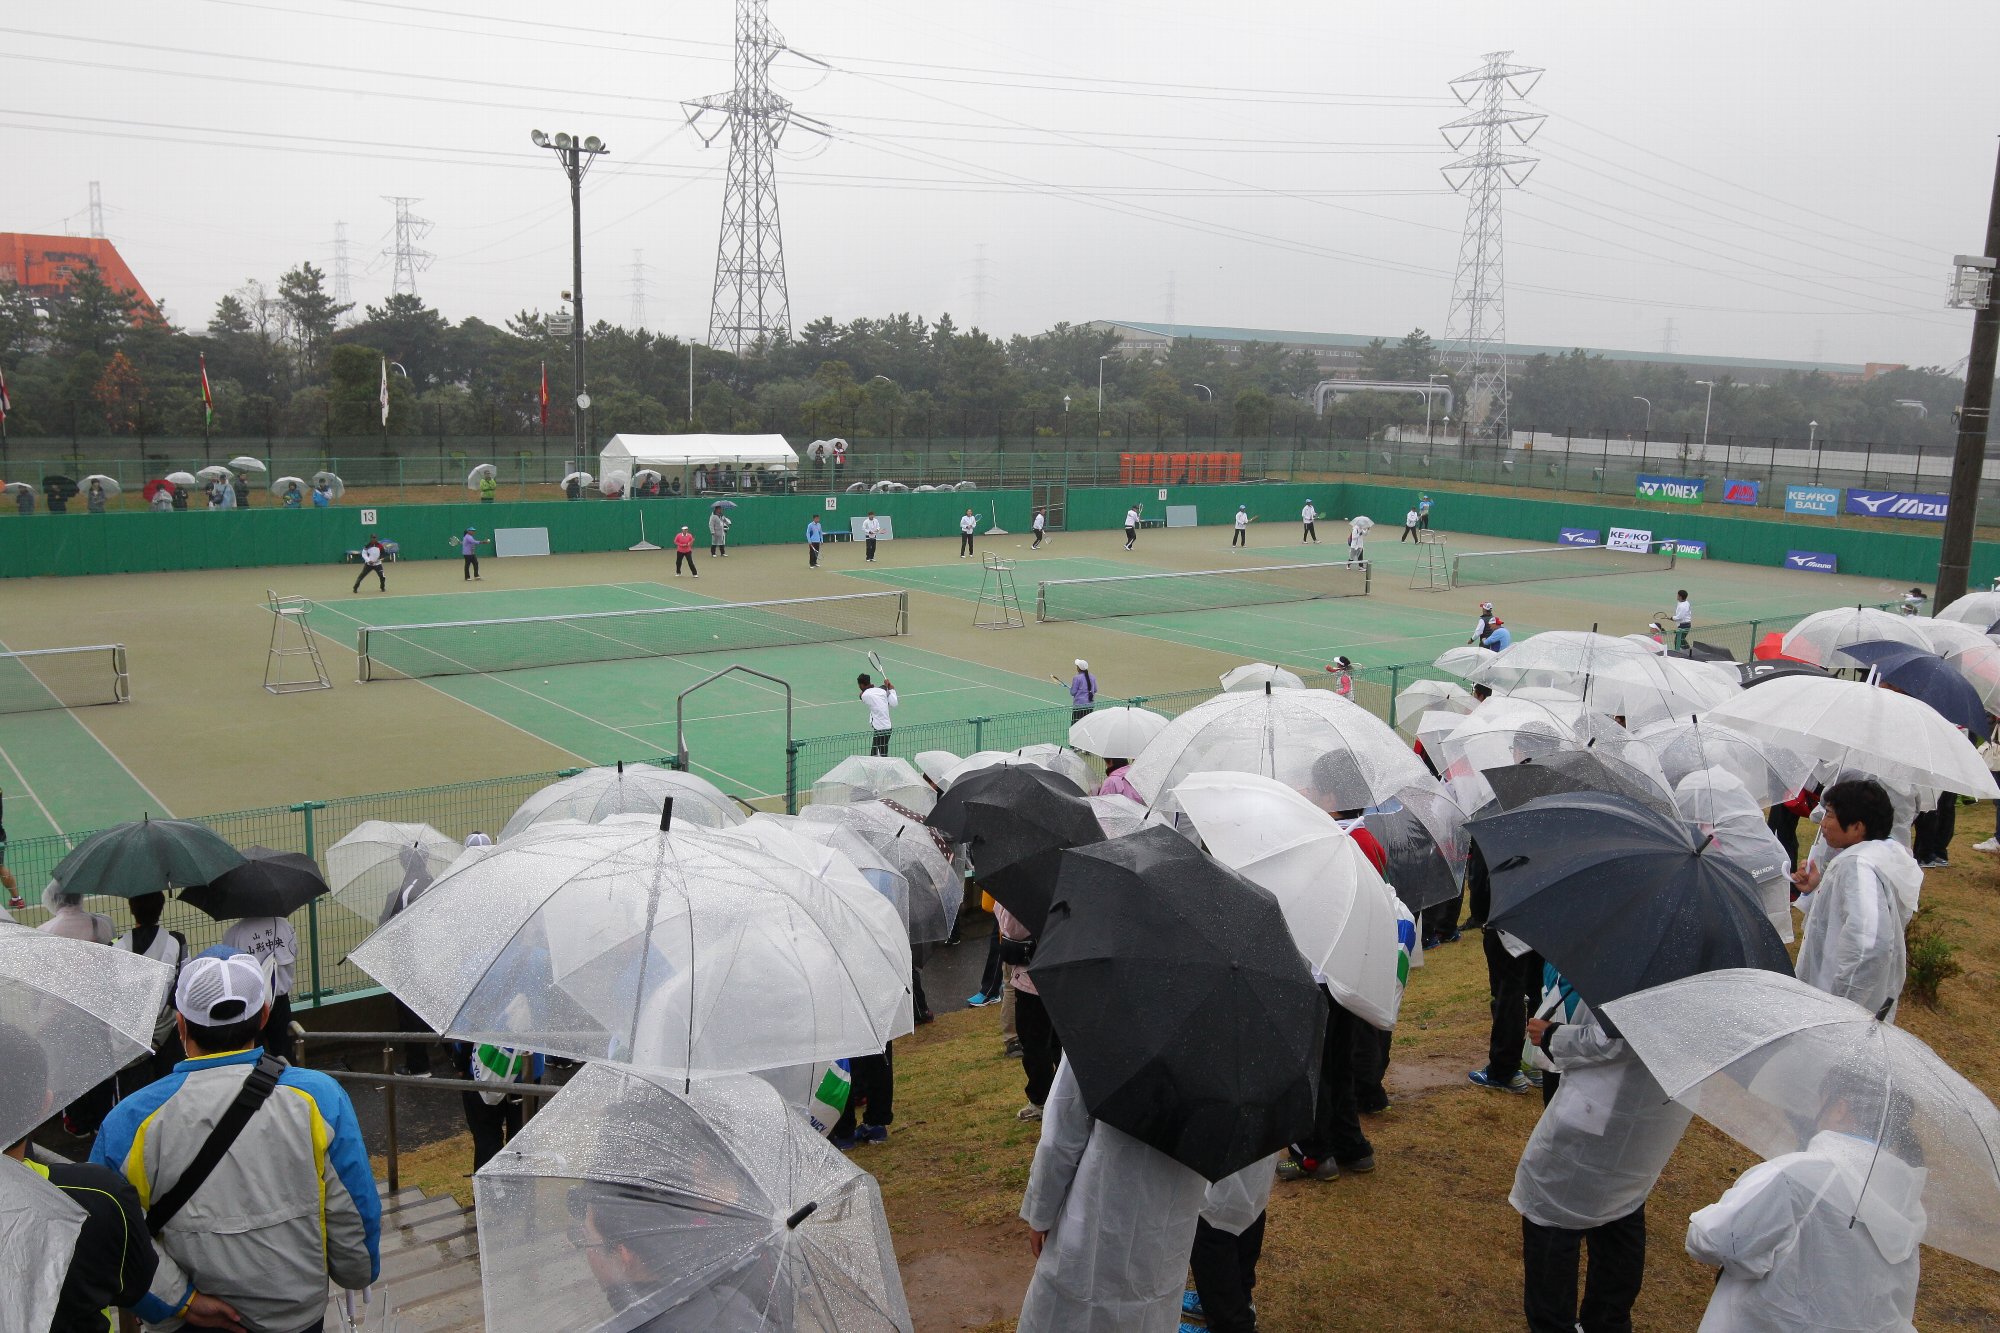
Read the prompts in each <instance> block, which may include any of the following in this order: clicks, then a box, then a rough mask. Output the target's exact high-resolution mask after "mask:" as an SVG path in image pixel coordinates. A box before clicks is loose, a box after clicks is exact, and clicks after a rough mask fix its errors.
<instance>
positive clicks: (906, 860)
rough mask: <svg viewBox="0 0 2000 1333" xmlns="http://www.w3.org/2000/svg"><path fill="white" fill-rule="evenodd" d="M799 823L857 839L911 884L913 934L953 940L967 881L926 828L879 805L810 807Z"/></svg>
mask: <svg viewBox="0 0 2000 1333" xmlns="http://www.w3.org/2000/svg"><path fill="white" fill-rule="evenodd" d="M799 821H800V823H801V824H802V825H807V826H810V825H812V824H832V825H835V826H837V827H842V828H846V829H849V830H851V831H853V832H855V833H857V834H859V835H860V836H861V837H862V838H864V839H865V840H866V841H867V843H868V845H869V846H870V847H873V848H874V849H875V850H876V852H878V853H879V854H880V855H881V856H882V857H883V859H884V860H886V861H888V863H889V864H890V865H891V866H892V867H894V868H895V870H896V872H897V873H898V874H900V875H901V876H902V877H903V878H904V879H907V880H908V881H909V882H910V922H911V929H912V930H915V931H919V932H921V936H922V939H943V938H945V936H948V935H950V934H951V924H952V922H954V921H956V920H957V919H958V908H959V904H960V903H961V902H962V901H964V898H965V880H964V878H963V877H962V876H961V875H960V874H959V872H958V870H957V868H956V867H954V866H953V865H952V863H951V857H950V856H948V855H946V853H945V852H944V850H943V849H942V848H941V847H939V846H938V842H937V838H936V837H935V836H934V835H933V834H932V832H931V830H930V829H929V828H927V827H925V826H924V825H922V824H919V823H917V822H916V821H914V820H911V819H907V818H905V817H904V816H902V815H900V814H898V813H896V811H894V810H892V809H890V808H889V807H888V806H886V805H884V804H882V802H880V801H863V802H861V803H860V804H858V805H809V806H807V807H806V808H805V809H804V810H802V811H800V812H799ZM807 831H808V832H810V829H809V828H808V829H807ZM938 920H942V922H943V923H944V934H942V935H933V934H931V933H930V932H931V931H933V930H934V929H935V926H934V925H933V924H932V923H933V922H935V921H938ZM848 1053H849V1054H850V1055H852V1054H855V1052H853V1051H850V1052H848Z"/></svg>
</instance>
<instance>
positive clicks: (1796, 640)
mask: <svg viewBox="0 0 2000 1333" xmlns="http://www.w3.org/2000/svg"><path fill="white" fill-rule="evenodd" d="M1911 619H1912V618H1911V617H1909V616H1897V615H1891V614H1889V613H1888V612H1887V611H1878V610H1876V609H1875V608H1874V607H1872V606H1840V607H1835V608H1834V609H1833V610H1831V611H1815V612H1813V613H1812V614H1811V615H1809V616H1807V617H1806V618H1805V619H1804V620H1801V621H1800V622H1799V623H1798V624H1796V625H1794V626H1792V627H1791V628H1790V629H1788V630H1786V631H1785V637H1784V638H1783V639H1782V640H1781V641H1780V642H1779V645H1778V646H1779V651H1781V652H1782V653H1784V655H1785V656H1786V657H1795V658H1797V659H1798V660H1799V661H1801V662H1810V663H1812V664H1813V665H1814V666H1822V667H1851V666H1858V665H1859V663H1857V662H1855V661H1854V660H1852V659H1851V658H1849V657H1847V656H1846V655H1845V654H1844V653H1842V652H1841V651H1840V650H1841V649H1842V648H1845V647H1846V646H1847V645H1848V644H1850V643H1866V642H1868V641H1869V640H1871V639H1887V640H1889V641H1890V642H1891V643H1907V644H1909V645H1910V646H1911V647H1912V648H1921V649H1923V650H1924V651H1925V652H1930V651H1931V645H1930V641H1929V640H1928V639H1926V638H1925V637H1924V633H1923V631H1922V630H1920V629H1918V628H1917V627H1916V626H1915V625H1912V624H1911V623H1910V621H1911Z"/></svg>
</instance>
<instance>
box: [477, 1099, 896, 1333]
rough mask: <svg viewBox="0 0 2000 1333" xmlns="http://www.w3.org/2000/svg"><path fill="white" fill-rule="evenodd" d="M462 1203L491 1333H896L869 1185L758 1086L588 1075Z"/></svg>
mask: <svg viewBox="0 0 2000 1333" xmlns="http://www.w3.org/2000/svg"><path fill="white" fill-rule="evenodd" d="M473 1193H474V1196H475V1198H476V1200H477V1202H478V1206H479V1251H480V1261H481V1263H480V1267H481V1270H482V1273H483V1279H482V1281H483V1285H484V1287H485V1296H486V1327H487V1328H488V1329H490V1330H493V1331H494V1333H512V1331H514V1330H520V1331H522V1333H528V1331H530V1330H532V1331H533V1333H542V1330H546V1329H554V1328H562V1329H574V1330H578V1333H624V1331H625V1330H633V1329H637V1330H647V1331H648V1333H650V1331H652V1330H660V1331H662V1333H664V1331H665V1330H680V1329H688V1330H693V1329H701V1330H705V1331H706V1330H713V1331H714V1333H765V1331H766V1330H789V1329H799V1330H813V1331H814V1333H832V1331H833V1330H853V1331H854V1333H868V1331H872V1330H884V1331H886V1330H905V1331H906V1333H907V1330H908V1329H909V1328H910V1312H909V1307H908V1305H907V1303H906V1301H905V1299H904V1295H903V1283H902V1277H901V1275H900V1274H899V1272H898V1271H897V1268H896V1256H895V1250H894V1248H893V1246H892V1245H891V1242H890V1239H889V1226H888V1220H887V1218H886V1217H885V1216H884V1215H883V1212H882V1196H881V1192H880V1190H879V1189H878V1188H877V1187H876V1184H875V1181H874V1179H873V1178H872V1177H871V1176H869V1175H868V1174H867V1173H865V1172H863V1171H861V1170H859V1169H858V1168H856V1167H855V1166H854V1165H853V1164H852V1163H850V1162H849V1161H847V1159H845V1158H843V1157H842V1156H841V1155H840V1154H839V1153H838V1152H836V1151H834V1149H833V1148H832V1146H831V1145H829V1144H828V1143H827V1142H826V1141H825V1140H824V1139H823V1138H821V1137H820V1136H819V1135H818V1134H817V1133H815V1132H814V1131H813V1129H812V1126H811V1125H810V1124H808V1123H807V1122H806V1120H805V1119H804V1118H803V1117H801V1116H799V1115H797V1114H796V1113H794V1112H793V1111H792V1110H791V1109H790V1108H789V1107H788V1106H787V1105H786V1104H785V1102H784V1100H783V1099H782V1098H781V1097H780V1096H779V1095H778V1094H777V1092H775V1091H774V1090H773V1089H772V1088H771V1087H770V1085H769V1084H767V1083H765V1082H763V1081H762V1080H761V1079H756V1078H749V1077H731V1078H717V1079H702V1080H698V1081H696V1082H695V1083H694V1084H692V1085H686V1084H683V1083H681V1082H679V1081H678V1080H672V1079H666V1078H661V1077H659V1076H657V1075H651V1074H647V1073H643V1072H641V1071H637V1070H632V1069H624V1068H618V1067H614V1066H607V1065H591V1066H589V1067H587V1068H585V1069H584V1070H583V1071H582V1072H581V1073H580V1074H578V1075H577V1076H576V1078H574V1079H573V1080H571V1082H570V1084H569V1085H568V1086H567V1087H566V1088H564V1089H563V1091H562V1092H561V1094H560V1095H558V1096H557V1097H555V1098H554V1099H553V1100H551V1101H550V1102H549V1103H548V1105H547V1106H546V1107H545V1108H544V1109H543V1110H542V1112H541V1113H540V1114H538V1115H537V1116H536V1117H535V1118H534V1119H533V1120H531V1121H529V1122H528V1125H527V1127H526V1128H524V1129H523V1130H521V1131H520V1132H519V1133H518V1134H516V1135H515V1136H514V1138H513V1139H512V1141H511V1142H509V1143H508V1145H507V1147H505V1148H504V1149H502V1150H501V1151H500V1153H499V1155H498V1156H496V1157H494V1158H493V1160H491V1161H490V1162H488V1163H487V1164H486V1165H485V1166H484V1167H482V1168H481V1169H480V1171H479V1173H478V1174H477V1175H476V1176H475V1177H474V1178H473Z"/></svg>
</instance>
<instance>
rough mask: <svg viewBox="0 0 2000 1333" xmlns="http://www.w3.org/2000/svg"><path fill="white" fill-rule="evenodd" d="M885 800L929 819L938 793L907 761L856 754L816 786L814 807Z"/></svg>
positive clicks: (878, 755) (876, 755) (824, 775)
mask: <svg viewBox="0 0 2000 1333" xmlns="http://www.w3.org/2000/svg"><path fill="white" fill-rule="evenodd" d="M884 797H887V798H888V799H889V800H892V801H895V802H896V803H897V804H899V805H907V806H908V807H910V809H912V810H914V811H916V812H917V813H918V814H920V815H927V814H929V813H930V812H931V807H932V806H933V805H935V804H936V803H937V793H936V792H934V791H932V790H931V788H930V784H929V783H927V782H925V781H924V775H923V774H921V773H919V772H918V771H917V770H916V769H915V768H914V767H912V766H911V764H910V761H909V760H907V759H897V758H894V757H892V756H889V755H880V754H855V755H849V756H848V757H847V758H845V759H843V760H841V761H840V762H839V763H837V764H835V765H834V766H833V767H832V768H829V769H828V770H827V771H826V772H825V773H823V774H822V775H821V776H820V777H819V779H818V780H817V781H815V782H814V783H813V785H812V800H813V804H814V805H855V804H857V803H859V802H861V801H879V800H882V799H883V798H884Z"/></svg>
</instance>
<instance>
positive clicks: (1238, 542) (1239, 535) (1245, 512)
mask: <svg viewBox="0 0 2000 1333" xmlns="http://www.w3.org/2000/svg"><path fill="white" fill-rule="evenodd" d="M1229 544H1230V545H1231V546H1248V545H1249V544H1250V506H1249V505H1237V506H1236V531H1235V532H1233V533H1231V534H1230V537H1229Z"/></svg>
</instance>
